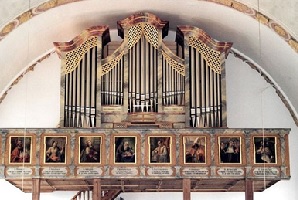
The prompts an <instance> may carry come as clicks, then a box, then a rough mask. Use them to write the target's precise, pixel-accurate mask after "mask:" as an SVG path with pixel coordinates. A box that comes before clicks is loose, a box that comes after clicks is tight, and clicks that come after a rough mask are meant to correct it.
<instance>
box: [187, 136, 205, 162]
mask: <svg viewBox="0 0 298 200" xmlns="http://www.w3.org/2000/svg"><path fill="white" fill-rule="evenodd" d="M183 155H184V164H199V163H201V164H206V136H184V137H183Z"/></svg>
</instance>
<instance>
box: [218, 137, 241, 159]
mask: <svg viewBox="0 0 298 200" xmlns="http://www.w3.org/2000/svg"><path fill="white" fill-rule="evenodd" d="M217 141H218V150H219V152H218V155H219V156H218V157H219V163H220V164H242V152H241V146H242V144H241V143H242V138H241V136H219V137H218V140H217Z"/></svg>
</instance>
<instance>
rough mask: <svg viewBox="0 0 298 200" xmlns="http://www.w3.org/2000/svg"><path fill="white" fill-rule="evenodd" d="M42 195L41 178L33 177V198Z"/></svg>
mask: <svg viewBox="0 0 298 200" xmlns="http://www.w3.org/2000/svg"><path fill="white" fill-rule="evenodd" d="M39 197H40V179H39V178H32V200H39Z"/></svg>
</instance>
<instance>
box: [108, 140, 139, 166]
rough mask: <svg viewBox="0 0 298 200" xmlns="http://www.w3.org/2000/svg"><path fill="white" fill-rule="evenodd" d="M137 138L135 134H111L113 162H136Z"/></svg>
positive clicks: (123, 163) (122, 163) (121, 163)
mask: <svg viewBox="0 0 298 200" xmlns="http://www.w3.org/2000/svg"><path fill="white" fill-rule="evenodd" d="M138 144H139V142H138V138H137V136H135V135H117V136H116V135H113V136H112V142H111V146H112V149H113V150H112V152H113V153H112V155H113V157H112V160H113V162H112V163H113V164H115V165H117V164H120V165H127V164H128V165H130V164H137V162H138V157H139V155H138V153H139V152H138V149H139V148H138Z"/></svg>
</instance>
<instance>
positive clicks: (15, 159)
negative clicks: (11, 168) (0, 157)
mask: <svg viewBox="0 0 298 200" xmlns="http://www.w3.org/2000/svg"><path fill="white" fill-rule="evenodd" d="M8 141H9V145H8V146H9V156H8V163H9V164H26V165H28V164H29V165H30V164H33V163H32V158H33V156H32V155H33V154H32V152H33V145H32V144H33V137H32V136H21V135H13V136H9V140H8Z"/></svg>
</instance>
